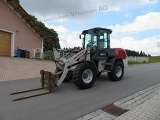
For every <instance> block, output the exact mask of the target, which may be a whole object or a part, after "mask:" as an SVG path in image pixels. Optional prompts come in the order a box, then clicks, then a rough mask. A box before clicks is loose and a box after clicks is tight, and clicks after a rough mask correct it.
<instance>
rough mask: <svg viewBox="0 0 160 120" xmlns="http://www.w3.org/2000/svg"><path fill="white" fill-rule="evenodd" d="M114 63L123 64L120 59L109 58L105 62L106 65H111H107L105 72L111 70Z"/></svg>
mask: <svg viewBox="0 0 160 120" xmlns="http://www.w3.org/2000/svg"><path fill="white" fill-rule="evenodd" d="M116 61H120V62H122V64H123V60H122V58H116V57H111V58H108V60H107V63H111V65H107V67H106V69H107V70H113V66H114V64H115V62H116ZM123 66H124V64H123Z"/></svg>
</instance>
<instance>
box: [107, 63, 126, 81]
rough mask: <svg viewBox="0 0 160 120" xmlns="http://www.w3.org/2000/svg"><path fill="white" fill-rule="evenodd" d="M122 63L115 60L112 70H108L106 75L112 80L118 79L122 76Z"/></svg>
mask: <svg viewBox="0 0 160 120" xmlns="http://www.w3.org/2000/svg"><path fill="white" fill-rule="evenodd" d="M123 74H124V65H123V63H122V62H116V63H115V64H114V66H113V70H112V71H111V72H108V77H109V78H110V80H112V81H120V80H121V79H122V78H123Z"/></svg>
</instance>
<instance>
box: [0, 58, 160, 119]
mask: <svg viewBox="0 0 160 120" xmlns="http://www.w3.org/2000/svg"><path fill="white" fill-rule="evenodd" d="M0 66H1V67H0V82H1V81H11V80H18V79H26V78H35V77H39V76H40V73H39V71H40V69H44V70H49V71H54V69H55V65H54V63H53V62H52V61H45V62H44V61H41V60H35V59H26V58H10V57H0ZM159 101H160V83H158V84H155V85H152V86H150V87H148V88H146V89H144V90H141V91H139V92H136V93H134V94H132V95H130V96H128V97H125V98H123V99H121V100H119V101H116V102H114V103H112V104H109V105H107V106H104V107H103V108H101V109H98V110H96V111H93V112H91V113H89V114H87V115H84V116H82V117H80V118H78V119H76V120H160V102H159Z"/></svg>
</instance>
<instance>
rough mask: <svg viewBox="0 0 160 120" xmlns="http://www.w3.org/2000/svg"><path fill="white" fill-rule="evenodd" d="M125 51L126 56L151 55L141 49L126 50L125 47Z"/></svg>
mask: <svg viewBox="0 0 160 120" xmlns="http://www.w3.org/2000/svg"><path fill="white" fill-rule="evenodd" d="M126 52H127V55H128V56H151V55H149V54H148V55H147V54H145V53H144V52H143V51H140V52H137V51H134V50H127V49H126Z"/></svg>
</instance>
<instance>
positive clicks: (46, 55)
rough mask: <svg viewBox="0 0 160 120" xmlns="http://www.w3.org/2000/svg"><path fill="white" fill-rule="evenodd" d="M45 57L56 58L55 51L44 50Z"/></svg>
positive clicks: (48, 58) (47, 58) (46, 58)
mask: <svg viewBox="0 0 160 120" xmlns="http://www.w3.org/2000/svg"><path fill="white" fill-rule="evenodd" d="M43 59H45V60H54V55H53V51H44V52H43Z"/></svg>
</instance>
